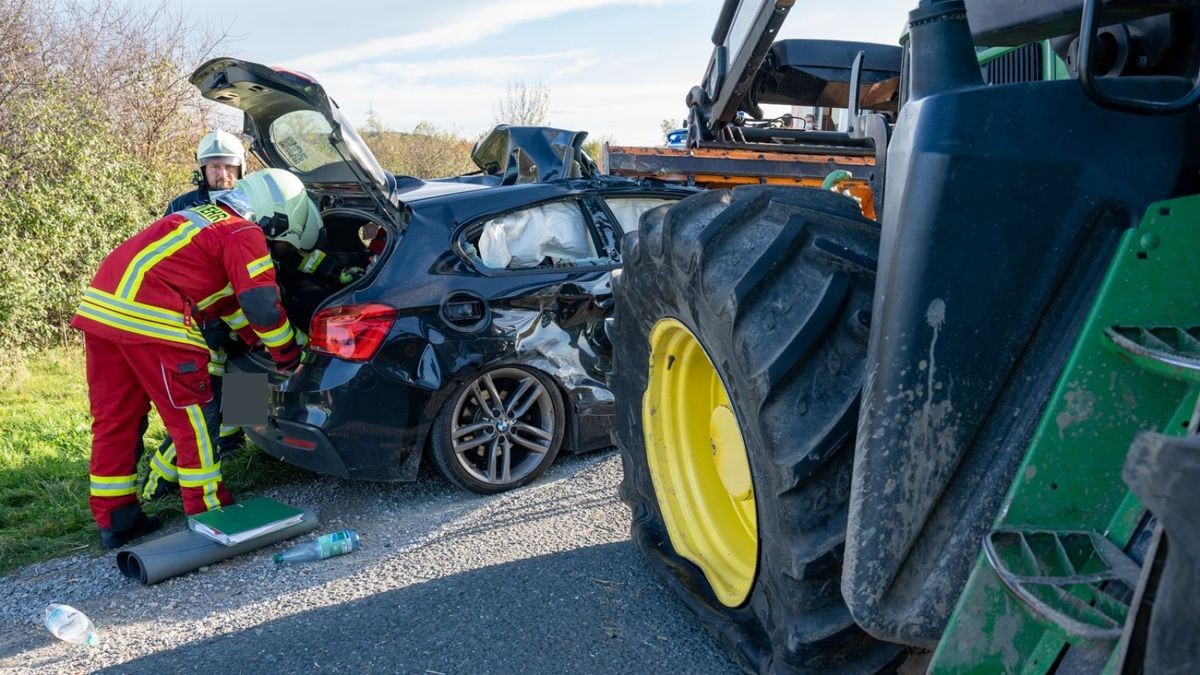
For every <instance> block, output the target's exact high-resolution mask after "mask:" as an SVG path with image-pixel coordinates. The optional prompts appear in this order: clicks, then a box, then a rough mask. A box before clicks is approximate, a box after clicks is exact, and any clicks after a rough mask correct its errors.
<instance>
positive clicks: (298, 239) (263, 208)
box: [219, 169, 323, 252]
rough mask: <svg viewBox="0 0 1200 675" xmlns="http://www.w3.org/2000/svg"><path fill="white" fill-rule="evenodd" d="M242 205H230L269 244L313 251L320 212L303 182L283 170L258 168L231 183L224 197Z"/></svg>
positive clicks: (318, 232) (318, 231)
mask: <svg viewBox="0 0 1200 675" xmlns="http://www.w3.org/2000/svg"><path fill="white" fill-rule="evenodd" d="M239 196H240V197H244V198H245V203H243V204H240V205H235V204H230V206H233V207H234V208H235V209H237V208H238V207H239V206H241V207H242V208H241V209H239V210H241V211H243V217H245V218H246V219H247V220H251V221H253V222H256V223H258V224H259V226H260V227H262V228H263V233H265V234H266V235H267V239H270V240H271V241H286V242H287V243H289V244H291V245H292V246H295V247H296V248H298V249H300V250H301V251H304V252H308V251H311V250H313V249H314V248H316V246H317V241H318V239H319V238H320V236H321V227H322V226H323V223H322V221H321V212H320V211H318V210H317V205H316V204H313V201H312V200H311V199H309V198H308V193H307V192H306V191H305V189H304V183H302V182H300V179H299V178H296V176H294V175H293V174H291V173H289V172H287V171H284V170H283V169H259V170H258V171H255V172H254V173H251V174H249V175H247V176H246V177H245V178H242V179H241V180H239V181H237V182H236V183H234V188H233V190H232V191H230V194H229V195H227V196H222V197H220V198H219V199H220V200H221V201H226V197H229V198H231V199H234V200H237V198H238V197H239Z"/></svg>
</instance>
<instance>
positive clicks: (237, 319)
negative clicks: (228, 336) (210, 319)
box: [221, 307, 250, 330]
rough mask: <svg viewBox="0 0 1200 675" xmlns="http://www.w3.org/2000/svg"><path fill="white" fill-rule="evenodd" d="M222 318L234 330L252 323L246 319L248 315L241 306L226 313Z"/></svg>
mask: <svg viewBox="0 0 1200 675" xmlns="http://www.w3.org/2000/svg"><path fill="white" fill-rule="evenodd" d="M221 320H222V321H224V322H225V323H226V324H228V325H229V327H230V328H232V329H234V330H238V329H239V328H245V327H246V326H248V325H250V322H249V321H247V320H246V315H245V314H244V313H243V312H242V310H241V308H240V307H239V308H238V309H237V310H235V311H234V312H233V313H232V314H226V315H225V316H223V317H221Z"/></svg>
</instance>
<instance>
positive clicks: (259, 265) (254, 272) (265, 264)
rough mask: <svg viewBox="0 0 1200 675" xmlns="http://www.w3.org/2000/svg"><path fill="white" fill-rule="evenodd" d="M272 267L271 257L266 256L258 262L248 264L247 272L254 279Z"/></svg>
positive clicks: (253, 261)
mask: <svg viewBox="0 0 1200 675" xmlns="http://www.w3.org/2000/svg"><path fill="white" fill-rule="evenodd" d="M271 266H272V265H271V256H270V255H264V256H263V257H261V258H259V259H258V260H252V261H250V262H248V263H246V271H247V272H249V273H250V278H251V279H253V278H254V277H256V276H258V275H260V274H262V273H263V272H266V271H267V270H269V269H271Z"/></svg>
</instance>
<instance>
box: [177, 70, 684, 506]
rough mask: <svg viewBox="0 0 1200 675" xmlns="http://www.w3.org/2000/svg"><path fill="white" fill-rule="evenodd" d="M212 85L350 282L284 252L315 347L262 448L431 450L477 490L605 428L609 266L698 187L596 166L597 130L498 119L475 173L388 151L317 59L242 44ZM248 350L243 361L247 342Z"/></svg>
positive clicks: (328, 454)
mask: <svg viewBox="0 0 1200 675" xmlns="http://www.w3.org/2000/svg"><path fill="white" fill-rule="evenodd" d="M191 81H192V83H193V84H195V85H196V86H197V87H199V89H200V91H201V92H202V93H203V95H204V96H205V97H207V98H209V99H212V100H214V101H218V102H221V103H225V104H228V105H231V106H234V107H236V108H238V109H240V110H242V111H243V112H244V113H245V134H246V137H247V138H248V140H249V142H250V146H251V150H252V151H253V152H254V153H255V154H256V155H257V156H258V157H259V159H260V160H262V161H263V163H264V164H265V165H267V166H271V167H277V168H282V169H287V170H289V171H291V172H293V173H295V174H296V175H297V176H299V177H300V178H301V179H302V180H303V181H304V183H305V185H306V186H307V187H308V189H309V194H310V196H311V197H312V198H313V201H314V202H316V203H317V205H318V206H319V208H320V209H321V212H322V216H323V218H324V222H325V232H324V234H323V240H322V242H321V244H320V249H321V250H322V251H324V252H325V254H326V255H327V256H332V257H333V258H334V259H335V260H336V261H337V262H338V263H340V265H341V266H343V267H344V268H346V269H353V268H359V269H362V270H365V273H363V274H362V275H361V276H360V277H358V278H357V279H356V280H354V281H352V282H350V283H349V284H347V285H341V283H340V282H333V281H330V282H322V281H320V280H319V279H307V278H298V277H296V276H295V275H291V276H289V275H288V274H287V273H286V271H285V270H281V274H280V279H281V286H282V287H283V293H284V299H285V305H286V307H287V310H288V314H289V316H290V317H291V319H292V321H293V323H294V324H295V325H297V326H302V327H306V328H307V332H308V339H309V344H308V348H307V349H308V354H307V356H306V359H305V363H304V365H302V366H301V367H300V369H299V370H298V371H297V372H296V373H295V374H293V375H291V376H290V377H282V376H274V377H272V379H271V392H270V402H269V407H268V419H267V424H266V425H265V426H257V427H254V428H250V429H247V433H248V434H249V435H250V437H251V439H252V440H253V441H254V443H255V444H256V445H257V446H259V447H260V448H262V449H263V450H265V451H266V452H267V453H269V454H271V455H273V456H275V457H278V458H280V459H283V460H285V461H287V462H290V463H292V464H295V465H297V466H301V467H304V468H306V469H310V470H313V471H317V472H320V473H326V474H332V475H336V476H341V477H344V478H352V479H367V480H391V481H405V480H413V479H414V478H415V477H416V476H417V471H418V467H419V464H420V462H421V460H422V458H423V457H425V456H428V457H429V459H430V460H431V461H432V462H433V464H434V466H435V467H436V468H437V470H438V471H439V472H440V473H441V474H442V475H444V476H445V477H446V478H447V479H449V480H450V481H452V482H454V483H456V484H458V485H460V486H463V487H465V488H467V489H470V490H474V491H476V492H482V493H494V492H500V491H503V490H508V489H511V488H514V487H517V486H520V485H523V484H526V483H528V482H530V481H532V480H534V479H536V478H537V477H538V476H539V475H540V474H541V473H542V472H543V471H545V470H546V468H547V467H548V466H549V465H550V463H551V462H553V461H554V458H555V456H556V455H557V454H558V452H559V450H560V449H566V450H567V451H569V452H582V451H587V450H593V449H597V448H601V447H606V446H608V445H610V442H609V434H608V428H609V425H610V423H611V420H612V416H613V412H614V411H613V399H612V394H611V393H610V392H609V390H608V388H607V386H606V383H605V378H606V375H607V372H608V370H609V364H610V360H609V359H610V353H611V350H610V345H609V343H608V339H607V336H606V332H605V319H606V317H607V316H609V314H610V307H611V304H612V299H611V298H612V291H611V286H610V277H611V274H612V272H613V271H614V270H616V269H618V268H619V267H620V264H621V260H620V244H621V238H622V236H623V234H624V232H626V231H629V230H632V229H633V228H635V227H636V226H637V222H638V218H639V217H640V216H641V214H642V213H644V212H646V211H647V210H649V209H652V208H656V207H659V206H663V205H666V204H669V203H673V202H675V201H677V200H679V199H682V198H684V197H686V196H688V195H689V194H692V192H694V191H693V190H691V189H689V188H683V187H677V186H667V185H662V184H657V183H650V182H638V181H632V180H628V179H623V178H616V177H613V176H604V175H600V174H599V173H598V172H597V170H596V167H595V165H594V164H593V163H592V162H591V160H589V159H588V158H587V156H586V155H585V154H584V153H583V152H582V151H581V150H580V144H581V143H582V141H583V138H584V136H585V135H586V134H585V133H582V132H569V131H564V130H559V129H550V128H544V127H497V129H496V130H494V131H493V132H492V133H491V134H490V135H489V136H487V137H485V138H484V139H483V140H482V141H480V142H479V143H478V144H477V145H476V147H475V150H474V152H473V158H474V160H475V162H476V164H478V165H479V167H480V170H479V172H478V173H475V174H471V175H466V176H459V177H455V178H448V179H440V180H433V181H421V180H417V179H415V178H408V177H399V176H394V175H392V174H390V173H388V172H386V171H384V170H383V169H382V168H381V167H380V166H379V164H378V162H377V161H376V160H375V158H374V156H373V155H372V154H371V152H370V150H369V149H368V148H367V146H366V145H365V144H364V143H363V142H362V140H361V139H360V138H359V136H358V134H357V133H355V131H354V128H353V127H352V126H351V125H350V124H349V123H348V122H347V121H346V119H345V118H344V117H343V115H342V113H341V111H340V110H339V109H338V107H337V106H336V105H335V104H334V102H333V101H332V100H331V99H330V98H329V97H328V96H327V95H326V93H325V91H324V90H323V89H322V88H321V86H320V85H319V84H318V83H317V82H315V81H314V80H313V79H311V78H309V77H307V76H305V75H303V74H300V73H295V72H291V71H286V70H282V69H272V68H268V67H265V66H261V65H258V64H254V63H248V62H245V61H240V60H236V59H230V58H219V59H214V60H212V61H209V62H207V63H205V64H204V65H202V66H201V67H200V68H199V69H197V70H196V72H195V73H194V74H193V75H192V78H191ZM243 363H245V361H243Z"/></svg>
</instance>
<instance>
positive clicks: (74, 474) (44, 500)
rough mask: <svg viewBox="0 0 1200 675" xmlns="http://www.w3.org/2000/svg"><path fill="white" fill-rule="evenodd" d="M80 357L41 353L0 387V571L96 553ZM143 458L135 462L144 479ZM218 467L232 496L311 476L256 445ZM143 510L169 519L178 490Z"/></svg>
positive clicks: (176, 509)
mask: <svg viewBox="0 0 1200 675" xmlns="http://www.w3.org/2000/svg"><path fill="white" fill-rule="evenodd" d="M83 363H84V361H83V350H82V348H81V347H63V348H59V349H54V350H50V351H47V352H43V353H41V354H38V355H36V356H34V357H33V358H31V359H30V360H29V361H28V362H26V364H25V365H24V367H23V368H22V370H21V373H20V375H19V376H18V377H17V378H16V379H15V380H13V381H11V382H9V383H7V384H6V385H5V387H4V388H3V389H0V575H2V574H5V573H7V572H9V571H11V570H13V569H14V568H17V567H20V566H22V565H27V564H29V563H33V562H38V561H41V560H47V559H50V558H55V557H58V556H62V555H69V554H73V553H80V552H88V553H93V554H99V553H101V552H102V549H101V548H100V537H99V533H98V531H97V529H96V524H95V523H94V522H93V521H92V514H91V511H89V510H88V457H89V455H90V454H91V416H90V415H89V414H88V399H87V383H86V381H85V379H84V365H83ZM150 418H151V423H150V430H149V431H148V432H147V434H146V437H145V443H146V447H147V448H148V449H151V450H152V449H154V448H157V447H158V444H159V443H160V442H162V439H163V438H164V437H165V435H166V434H165V431H164V430H163V427H162V424H161V423H160V422H159V421H158V419H157V417H156V415H155V414H154V413H151V416H150ZM146 460H147V458H146V457H143V458H142V461H141V462H140V463H139V466H138V474H139V476H140V477H142V478H144V477H145V475H146ZM221 468H222V471H223V472H224V474H225V480H226V484H227V485H228V486H229V489H230V490H231V491H232V492H233V493H234V495H235V496H236V495H248V494H251V493H253V492H255V491H256V490H257V489H262V488H264V487H267V486H271V485H278V484H280V483H285V482H289V481H292V480H297V479H302V478H303V477H304V476H306V475H309V474H307V473H306V472H304V471H302V470H300V469H297V468H295V467H292V466H290V465H288V464H284V463H283V462H280V461H278V460H276V459H274V458H271V457H269V456H267V455H265V454H263V453H262V452H259V451H258V450H256V449H254V448H250V449H247V450H243V451H242V452H239V453H238V454H237V455H236V456H234V457H233V458H231V459H228V460H225V461H223V462H221ZM146 511H147V512H148V513H154V514H157V515H159V516H160V517H162V518H163V519H164V521H168V522H169V521H170V520H172V519H177V518H180V517H182V515H183V509H182V506H181V504H180V501H179V498H178V497H174V498H171V499H165V500H159V501H157V502H154V503H151V504H148V505H146Z"/></svg>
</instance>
